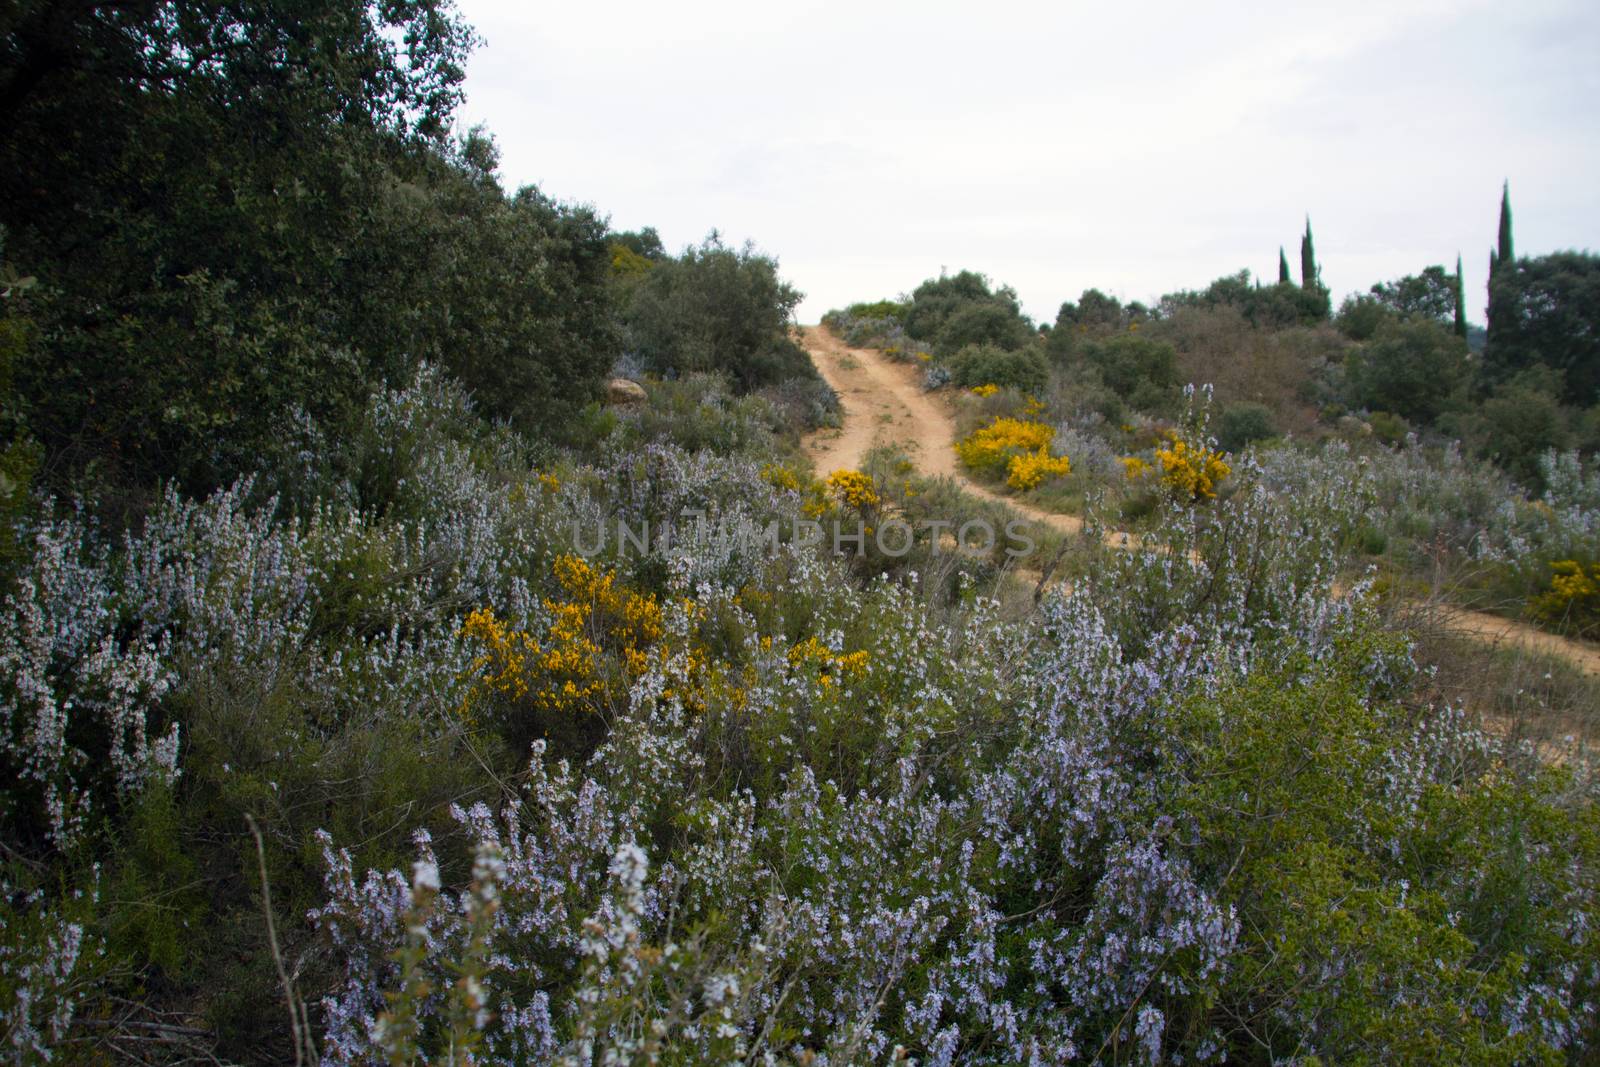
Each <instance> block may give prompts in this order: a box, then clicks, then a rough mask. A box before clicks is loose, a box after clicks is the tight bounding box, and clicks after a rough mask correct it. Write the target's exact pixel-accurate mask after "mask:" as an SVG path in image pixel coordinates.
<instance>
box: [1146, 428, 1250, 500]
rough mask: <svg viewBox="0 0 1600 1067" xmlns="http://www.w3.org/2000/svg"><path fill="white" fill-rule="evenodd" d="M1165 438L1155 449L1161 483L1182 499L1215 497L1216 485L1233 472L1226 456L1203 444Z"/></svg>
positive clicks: (1173, 435) (1177, 437)
mask: <svg viewBox="0 0 1600 1067" xmlns="http://www.w3.org/2000/svg"><path fill="white" fill-rule="evenodd" d="M1166 437H1167V443H1166V444H1165V445H1164V446H1162V447H1161V448H1158V449H1156V462H1157V463H1159V464H1161V484H1163V485H1165V486H1166V487H1167V488H1168V489H1170V490H1171V491H1172V493H1173V495H1175V496H1177V497H1179V498H1180V499H1183V500H1188V501H1195V500H1210V499H1211V498H1212V497H1215V496H1216V495H1217V483H1219V482H1221V481H1222V480H1223V479H1224V478H1226V477H1227V476H1228V475H1229V474H1231V473H1233V468H1232V467H1230V466H1229V465H1228V462H1227V453H1226V452H1218V451H1216V450H1215V449H1211V448H1207V447H1205V446H1204V445H1191V444H1190V443H1189V442H1187V441H1185V440H1184V439H1183V438H1181V437H1179V436H1178V435H1176V434H1174V433H1170V432H1169V433H1168V434H1167V435H1166Z"/></svg>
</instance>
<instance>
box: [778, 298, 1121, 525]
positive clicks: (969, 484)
mask: <svg viewBox="0 0 1600 1067" xmlns="http://www.w3.org/2000/svg"><path fill="white" fill-rule="evenodd" d="M800 343H801V344H802V345H803V346H804V347H805V350H806V352H808V353H809V354H810V356H811V361H812V362H813V363H815V364H816V365H817V370H818V371H820V372H821V374H822V377H823V380H825V381H826V382H827V383H828V384H829V385H831V386H832V387H833V391H834V392H836V393H838V394H839V402H840V404H841V406H842V407H843V408H844V419H843V428H842V429H840V430H838V431H833V430H823V431H821V432H820V433H818V434H814V435H813V436H812V437H811V439H810V440H809V441H807V442H806V450H807V452H808V453H809V454H810V456H811V459H812V462H814V463H815V464H816V467H817V473H818V474H819V475H824V476H826V475H827V474H829V473H831V472H832V471H835V470H838V469H840V468H841V467H859V466H860V465H861V458H862V457H863V456H865V455H866V454H867V452H868V451H869V450H870V449H871V448H872V447H873V446H875V445H880V444H894V445H899V446H900V447H901V448H903V449H905V450H906V452H907V453H909V454H910V456H911V458H912V459H913V460H914V461H915V462H916V464H917V466H918V467H919V468H920V469H921V471H922V473H924V474H931V475H935V476H938V475H943V476H945V477H949V478H954V479H955V480H956V481H958V482H960V483H961V488H962V489H963V490H965V491H966V492H968V493H971V494H972V495H973V496H978V497H982V498H984V499H985V500H992V501H994V502H996V503H999V504H1004V505H1005V506H1006V507H1009V508H1011V509H1012V510H1013V511H1015V512H1017V513H1018V514H1020V515H1025V516H1027V517H1028V518H1030V519H1032V520H1034V521H1036V522H1041V523H1044V524H1046V525H1048V526H1054V527H1055V528H1056V529H1058V530H1062V531H1065V532H1066V533H1077V532H1078V531H1080V530H1082V529H1083V520H1082V519H1080V518H1078V517H1077V516H1076V515H1063V514H1061V513H1060V512H1055V511H1045V510H1043V509H1041V508H1036V507H1033V506H1032V505H1030V504H1026V503H1023V502H1022V501H1020V500H1017V499H1016V498H1014V497H1008V496H1003V495H1002V494H1000V493H997V492H995V491H994V490H992V489H990V488H989V487H988V486H984V485H979V484H978V483H977V482H974V481H972V480H971V479H969V478H967V477H966V476H965V475H964V474H962V472H961V468H960V467H958V466H957V465H956V454H955V443H956V426H955V421H954V420H953V419H952V418H951V417H950V412H949V410H948V409H947V408H946V407H945V404H944V401H943V399H942V398H939V397H936V396H935V395H933V394H930V393H928V392H925V391H924V390H923V388H922V370H921V368H920V367H918V366H917V365H916V364H911V363H894V362H891V361H890V360H888V359H886V358H884V356H883V355H882V353H880V352H878V351H876V350H875V349H870V348H850V347H848V346H847V345H845V343H844V342H843V341H841V340H839V338H837V337H835V336H834V335H833V333H832V332H831V331H829V330H828V329H827V328H826V327H823V326H802V327H801V328H800ZM1119 541H1120V537H1119Z"/></svg>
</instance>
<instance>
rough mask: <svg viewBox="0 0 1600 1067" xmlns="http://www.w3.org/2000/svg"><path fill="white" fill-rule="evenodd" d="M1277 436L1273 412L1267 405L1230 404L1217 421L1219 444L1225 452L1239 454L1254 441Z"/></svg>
mask: <svg viewBox="0 0 1600 1067" xmlns="http://www.w3.org/2000/svg"><path fill="white" fill-rule="evenodd" d="M1275 435H1276V434H1275V431H1274V430H1273V427H1272V412H1271V411H1270V410H1268V408H1267V406H1266V405H1265V404H1253V403H1249V402H1245V403H1242V404H1229V405H1228V406H1227V407H1225V408H1223V409H1222V415H1221V417H1220V418H1218V420H1217V444H1218V445H1219V446H1221V448H1222V450H1223V451H1224V452H1238V451H1240V450H1242V449H1243V448H1244V447H1245V446H1246V445H1248V444H1250V443H1252V442H1254V441H1265V440H1267V439H1268V438H1270V437H1273V436H1275Z"/></svg>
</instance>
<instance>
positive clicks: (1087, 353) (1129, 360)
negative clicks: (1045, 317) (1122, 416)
mask: <svg viewBox="0 0 1600 1067" xmlns="http://www.w3.org/2000/svg"><path fill="white" fill-rule="evenodd" d="M1077 352H1078V356H1079V358H1082V359H1083V360H1085V361H1087V362H1088V364H1089V365H1090V366H1092V367H1094V368H1095V369H1096V370H1098V371H1099V372H1100V377H1101V379H1102V380H1103V381H1104V382H1105V384H1106V385H1108V386H1110V388H1111V389H1112V391H1113V392H1115V393H1116V394H1117V396H1119V397H1121V398H1122V399H1123V400H1124V401H1126V402H1127V403H1128V404H1130V405H1131V406H1133V407H1135V408H1137V409H1139V410H1141V411H1152V412H1161V411H1167V410H1169V409H1170V408H1171V407H1172V406H1173V404H1174V403H1175V402H1176V400H1177V397H1178V364H1177V352H1176V351H1175V350H1174V349H1173V347H1172V346H1171V345H1170V344H1167V343H1166V342H1164V341H1156V340H1151V339H1150V338H1147V337H1142V336H1139V335H1138V334H1137V333H1126V334H1119V335H1118V336H1115V337H1112V338H1109V339H1107V340H1104V341H1090V342H1087V343H1085V344H1083V345H1081V346H1079V348H1078V349H1077Z"/></svg>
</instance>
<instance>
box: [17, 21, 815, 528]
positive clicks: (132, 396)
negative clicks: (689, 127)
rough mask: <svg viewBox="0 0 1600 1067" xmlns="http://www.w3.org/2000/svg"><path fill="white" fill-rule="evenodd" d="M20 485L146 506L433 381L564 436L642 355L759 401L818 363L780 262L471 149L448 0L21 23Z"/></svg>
mask: <svg viewBox="0 0 1600 1067" xmlns="http://www.w3.org/2000/svg"><path fill="white" fill-rule="evenodd" d="M0 37H3V40H4V45H3V47H4V62H3V65H0V130H3V131H4V132H3V133H0V226H3V233H0V237H3V241H4V243H3V246H0V257H3V264H4V271H5V274H4V278H5V289H4V292H5V298H4V299H3V300H0V314H3V315H4V321H3V328H0V402H3V406H4V425H3V426H0V432H3V433H4V435H5V436H4V444H5V445H6V446H7V447H8V450H7V451H6V452H5V453H4V466H3V474H4V480H3V481H0V488H3V489H4V491H5V493H6V495H7V498H8V501H9V504H10V506H11V507H12V509H13V510H15V509H16V508H19V507H22V506H24V505H25V503H26V500H27V498H28V493H29V491H30V489H29V487H30V485H33V484H37V485H39V486H41V487H44V488H47V489H50V490H53V491H56V492H60V493H71V494H74V495H79V496H83V497H86V498H90V499H93V500H95V501H97V502H98V503H99V505H100V506H101V507H102V508H104V509H105V510H106V511H107V512H108V513H114V514H124V515H131V514H137V513H138V511H139V510H141V509H142V508H143V507H144V506H146V505H147V503H148V502H149V500H150V499H152V498H153V496H154V494H155V493H156V491H157V488H158V486H159V485H160V484H161V483H162V482H165V481H170V482H174V483H176V484H177V485H178V486H179V487H181V488H182V489H183V490H185V491H187V492H190V493H195V494H203V493H205V492H208V491H211V490H213V489H215V488H217V487H219V486H223V485H226V484H228V483H229V482H231V481H232V480H233V479H235V478H237V477H239V476H240V475H241V474H243V473H245V472H246V471H249V470H251V469H254V468H255V467H256V466H258V465H259V463H260V461H261V457H262V456H263V454H265V453H270V452H271V451H272V450H273V449H274V447H276V445H277V443H278V442H279V441H280V440H281V439H282V438H283V436H284V429H285V426H286V425H288V424H291V423H293V422H295V421H296V420H302V419H309V420H312V421H315V422H318V423H338V422H340V421H341V420H344V419H348V418H350V417H352V416H353V415H354V414H355V413H357V412H359V411H360V410H361V409H362V407H363V405H364V403H365V400H366V398H367V397H368V396H369V395H370V394H371V393H372V392H373V390H374V389H377V388H380V387H382V386H385V385H388V386H398V385H403V384H405V383H407V382H409V381H410V380H411V379H412V378H413V377H414V375H415V373H416V370H417V368H418V367H419V366H421V365H422V364H424V363H426V364H432V365H434V366H436V367H439V368H442V369H444V370H445V371H446V372H447V373H448V374H449V375H451V376H453V377H455V378H456V379H458V380H459V381H460V382H462V383H463V384H464V385H465V386H466V387H467V388H468V389H469V390H470V391H471V394H472V396H473V398H474V400H475V402H476V404H477V405H478V407H479V410H480V411H482V412H483V413H485V414H487V415H489V416H490V417H492V418H494V419H498V420H504V421H507V422H509V423H510V424H511V425H512V426H513V427H515V428H516V429H517V430H519V431H521V432H523V433H525V434H528V435H531V436H534V437H538V438H544V439H559V438H560V437H561V436H562V434H563V433H565V432H566V431H567V429H568V428H569V427H570V426H571V425H572V423H573V420H574V419H575V417H576V416H577V415H578V413H579V412H580V411H582V409H583V408H584V406H585V405H586V404H587V403H588V402H590V401H591V400H593V399H594V398H596V397H597V396H598V395H599V386H600V383H601V381H602V380H603V378H604V377H605V375H606V374H607V372H608V371H609V370H610V369H611V368H612V367H613V365H614V364H616V363H617V361H618V360H619V358H621V357H624V356H627V355H629V354H632V355H633V356H635V357H636V358H635V359H634V361H633V364H632V365H634V366H638V367H641V368H644V369H648V370H652V371H655V372H658V373H667V374H671V373H677V372H681V371H688V370H710V371H715V372H718V373H722V374H724V375H726V376H728V377H730V378H731V379H733V380H734V382H735V383H736V384H737V385H738V386H739V387H740V388H742V389H745V390H752V389H757V388H761V387H765V386H771V385H773V384H775V383H777V382H781V381H784V380H786V379H791V378H795V377H799V378H801V379H811V378H813V377H814V376H813V372H812V371H811V369H810V367H809V364H808V363H807V362H806V361H805V360H804V358H803V356H801V355H800V353H799V352H798V351H797V350H796V349H794V347H793V346H792V343H791V342H790V341H789V340H788V326H789V322H790V319H791V318H792V313H793V309H794V307H795V305H796V303H797V302H798V300H799V295H800V294H798V293H797V292H795V291H794V289H793V288H792V287H790V286H788V285H786V284H785V283H783V282H782V281H781V280H780V279H779V277H778V275H777V270H776V263H775V262H774V261H773V260H772V259H771V258H770V257H768V256H765V255H762V254H760V253H758V252H757V251H755V250H754V249H752V248H744V249H735V248H729V247H726V246H725V245H724V244H723V243H722V242H721V241H720V240H719V239H718V238H717V237H716V236H715V235H713V236H712V237H711V238H710V239H708V240H707V241H706V242H705V243H704V244H702V245H701V246H699V247H696V248H691V249H689V250H687V251H686V252H685V253H684V254H683V255H681V256H672V255H668V254H667V253H666V251H665V249H663V248H662V246H661V243H660V240H659V238H658V237H656V236H655V234H654V233H653V231H650V232H647V233H645V234H632V235H629V234H617V233H613V232H612V231H611V230H610V227H609V226H608V223H607V220H606V219H605V218H604V217H602V216H601V215H600V214H598V213H597V212H596V210H595V209H593V208H591V207H588V206H584V205H577V204H569V203H562V202H559V201H556V200H554V199H552V198H551V197H549V196H547V195H545V194H543V193H541V192H540V191H539V190H538V189H535V188H531V187H529V188H524V189H521V190H518V191H516V192H509V191H507V190H505V189H503V188H502V187H501V185H500V184H499V182H498V181H497V179H496V174H495V172H496V165H497V154H496V149H495V146H494V142H493V140H492V138H491V137H490V136H489V135H488V134H487V133H486V132H485V131H483V130H481V129H474V130H471V131H468V132H465V133H460V132H457V131H455V130H454V127H453V120H454V115H455V111H456V108H457V106H458V104H459V103H460V101H461V95H462V89H461V84H462V79H463V73H464V63H465V60H466V57H467V55H468V54H469V51H470V49H471V48H472V46H473V45H474V43H475V38H474V35H473V32H472V30H471V28H470V27H469V26H468V25H467V24H466V23H465V21H464V20H463V19H462V17H461V15H460V13H459V12H458V11H457V10H456V9H455V8H454V6H453V4H451V3H450V2H449V0H406V2H401V3H393V4H381V5H380V4H367V3H361V2H358V0H337V2H320V3H307V4H296V5H290V6H287V7H286V6H282V5H254V4H249V5H235V4H220V3H214V2H209V0H182V2H177V3H171V4H161V5H70V6H63V5H59V4H52V3H44V2H39V0H29V2H24V3H22V4H20V5H11V6H9V7H8V8H7V10H6V12H5V13H3V14H0Z"/></svg>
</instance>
